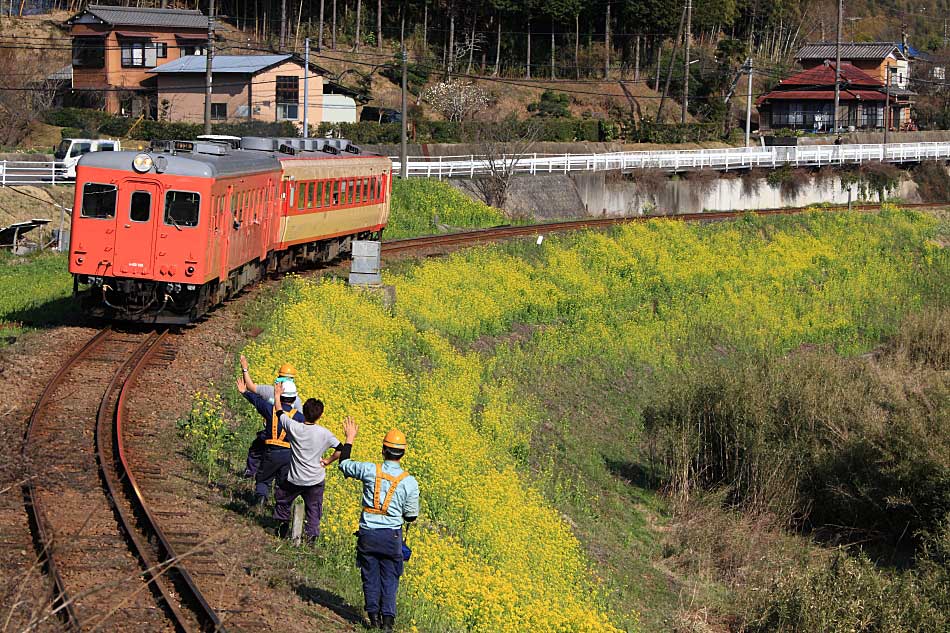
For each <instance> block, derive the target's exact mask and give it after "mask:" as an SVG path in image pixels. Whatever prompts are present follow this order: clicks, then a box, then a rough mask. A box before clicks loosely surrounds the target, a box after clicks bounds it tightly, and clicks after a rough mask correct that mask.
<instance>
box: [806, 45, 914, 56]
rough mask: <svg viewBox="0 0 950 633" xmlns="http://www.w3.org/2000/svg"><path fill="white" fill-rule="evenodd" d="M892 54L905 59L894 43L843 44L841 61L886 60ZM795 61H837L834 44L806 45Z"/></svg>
mask: <svg viewBox="0 0 950 633" xmlns="http://www.w3.org/2000/svg"><path fill="white" fill-rule="evenodd" d="M891 53H894V55H895V57H903V54H902V53H901V51H900V46H898V45H897V44H894V43H893V42H850V43H848V44H844V43H842V44H841V59H871V60H874V59H884V58H885V57H887V56H888V55H890V54H891ZM795 59H835V43H834V42H816V43H814V44H805V45H804V46H802V47H801V48H800V49H798V53H796V54H795Z"/></svg>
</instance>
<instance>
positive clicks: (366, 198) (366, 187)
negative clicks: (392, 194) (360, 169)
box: [363, 178, 372, 202]
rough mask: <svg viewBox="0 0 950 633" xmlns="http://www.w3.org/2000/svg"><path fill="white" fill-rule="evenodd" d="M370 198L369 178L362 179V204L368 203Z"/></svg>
mask: <svg viewBox="0 0 950 633" xmlns="http://www.w3.org/2000/svg"><path fill="white" fill-rule="evenodd" d="M370 200H372V196H370V194H369V178H364V179H363V202H369V201H370Z"/></svg>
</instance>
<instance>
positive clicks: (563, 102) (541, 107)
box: [528, 90, 571, 118]
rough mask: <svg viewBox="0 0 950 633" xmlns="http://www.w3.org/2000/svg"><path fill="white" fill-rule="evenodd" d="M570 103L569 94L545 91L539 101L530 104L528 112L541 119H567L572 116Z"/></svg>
mask: <svg viewBox="0 0 950 633" xmlns="http://www.w3.org/2000/svg"><path fill="white" fill-rule="evenodd" d="M570 103H571V100H570V97H568V96H567V93H564V92H554V91H553V90H545V91H544V92H542V93H541V98H540V99H539V100H538V101H534V102H532V103H529V104H528V112H533V113H534V115H535V116H540V117H557V118H566V117H569V116H570V115H571V113H570V111H569V110H568V105H570Z"/></svg>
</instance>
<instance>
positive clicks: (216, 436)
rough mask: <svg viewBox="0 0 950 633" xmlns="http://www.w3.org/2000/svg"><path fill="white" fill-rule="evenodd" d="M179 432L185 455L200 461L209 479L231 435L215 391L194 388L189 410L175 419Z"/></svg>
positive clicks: (219, 462)
mask: <svg viewBox="0 0 950 633" xmlns="http://www.w3.org/2000/svg"><path fill="white" fill-rule="evenodd" d="M178 435H179V437H181V438H182V439H183V440H185V450H186V452H187V453H188V456H189V457H191V458H192V459H193V460H195V461H196V462H197V463H198V464H200V466H201V468H202V470H204V471H205V473H206V474H207V476H208V483H210V482H211V481H212V480H213V479H214V477H215V475H216V474H217V473H218V469H219V468H221V467H222V464H221V460H222V458H224V457H225V449H226V447H227V446H228V444H229V443H230V442H231V441H232V440H233V439H234V434H233V433H232V431H231V430H230V429H229V428H228V425H227V422H226V421H225V419H224V403H223V402H222V401H221V396H220V395H218V394H213V395H211V394H206V393H204V392H201V391H196V392H195V394H194V395H193V396H192V404H191V413H190V414H189V415H188V418H186V419H183V420H179V421H178Z"/></svg>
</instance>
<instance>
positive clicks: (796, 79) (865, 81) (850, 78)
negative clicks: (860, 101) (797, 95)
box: [779, 64, 884, 87]
mask: <svg viewBox="0 0 950 633" xmlns="http://www.w3.org/2000/svg"><path fill="white" fill-rule="evenodd" d="M841 81H842V82H843V83H846V84H849V85H852V86H875V87H877V86H881V87H884V82H883V81H881V80H880V79H877V78H876V77H872V76H871V75H869V74H867V73H866V72H864V71H863V70H861V69H860V68H856V67H854V66H852V65H851V64H841ZM779 85H780V86H783V87H784V86H834V85H835V65H834V64H822V65H821V66H815V67H814V68H809V69H808V70H803V71H802V72H800V73H796V74H794V75H792V76H791V77H786V78H785V79H783V80H782V81H780V82H779Z"/></svg>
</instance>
